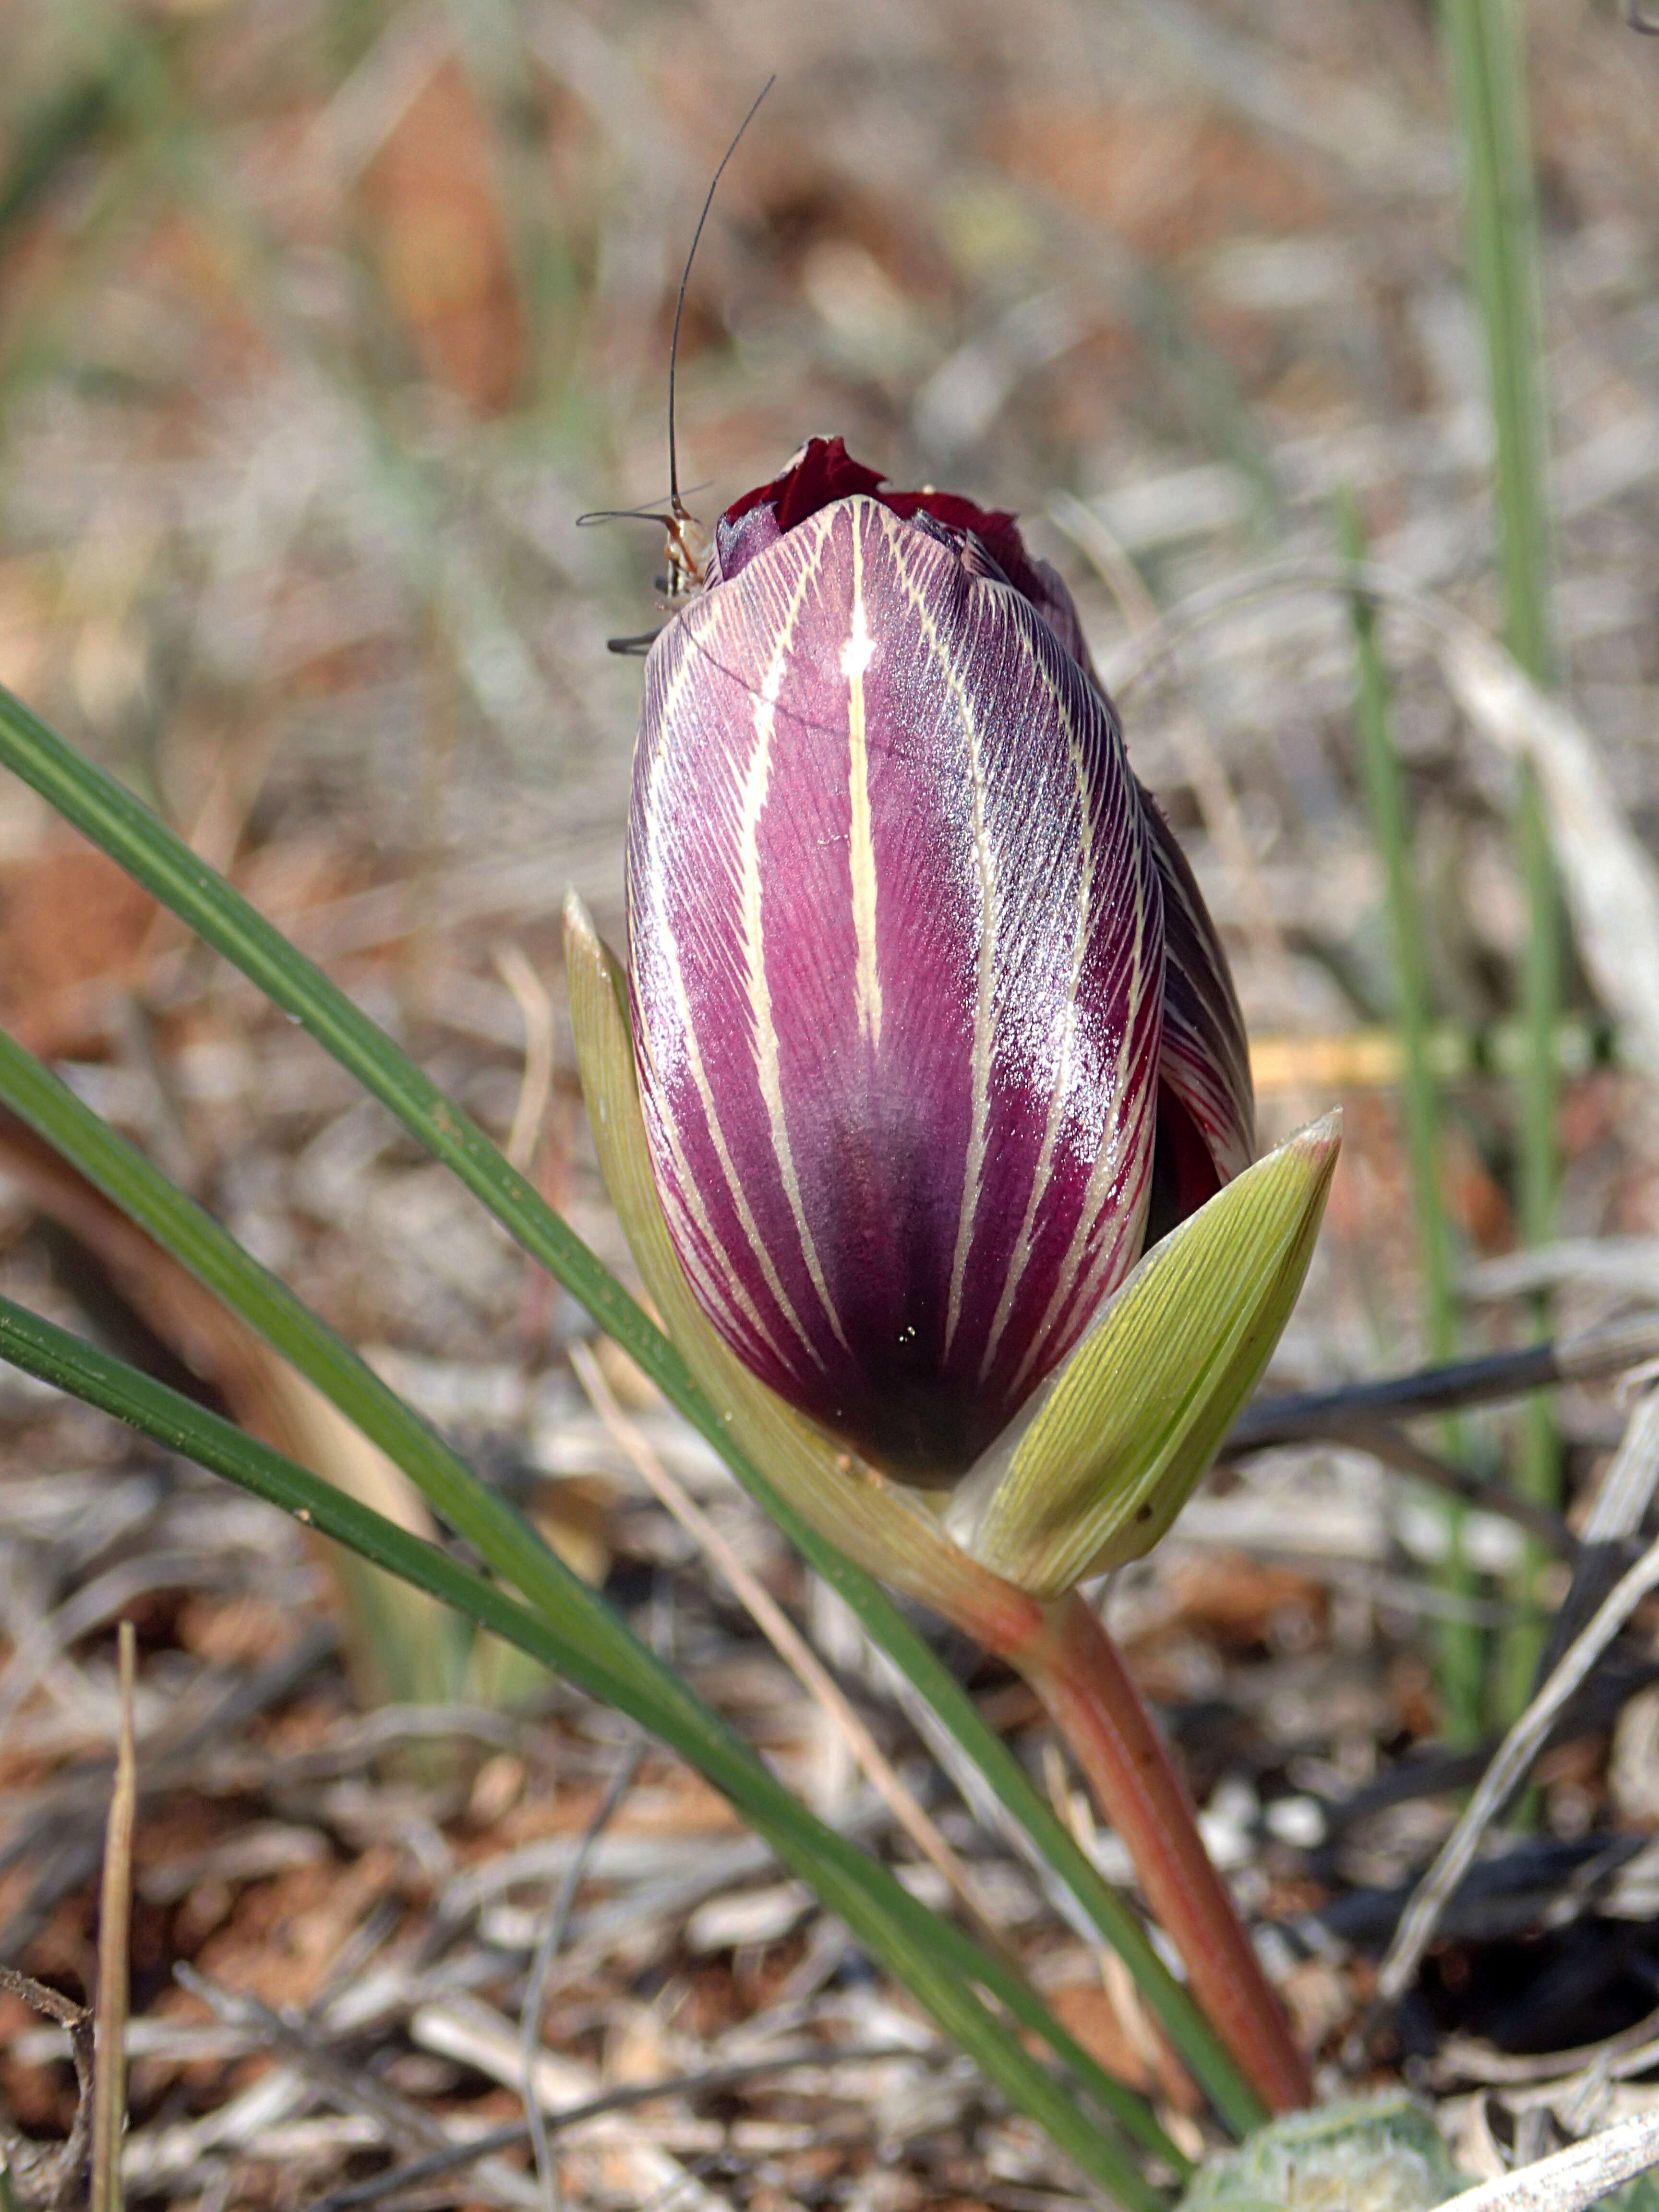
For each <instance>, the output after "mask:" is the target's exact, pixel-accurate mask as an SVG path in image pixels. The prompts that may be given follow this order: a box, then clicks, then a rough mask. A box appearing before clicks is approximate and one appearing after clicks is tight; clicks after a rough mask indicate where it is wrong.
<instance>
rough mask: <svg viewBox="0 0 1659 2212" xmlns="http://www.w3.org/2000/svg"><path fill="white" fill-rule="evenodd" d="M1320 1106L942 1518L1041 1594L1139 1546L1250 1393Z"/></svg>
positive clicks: (1178, 1232)
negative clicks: (1311, 1120)
mask: <svg viewBox="0 0 1659 2212" xmlns="http://www.w3.org/2000/svg"><path fill="white" fill-rule="evenodd" d="M1341 1123H1342V1117H1341V1115H1340V1113H1330V1114H1328V1115H1325V1117H1324V1118H1323V1120H1322V1121H1315V1122H1312V1123H1310V1125H1309V1127H1307V1128H1305V1129H1303V1130H1299V1131H1298V1132H1297V1134H1296V1135H1295V1136H1293V1137H1291V1139H1289V1141H1288V1142H1287V1143H1285V1144H1283V1145H1281V1146H1279V1149H1278V1151H1277V1152H1269V1153H1268V1155H1267V1158H1266V1159H1265V1160H1259V1161H1258V1162H1257V1163H1256V1164H1255V1166H1254V1167H1253V1168H1249V1169H1247V1170H1245V1172H1244V1173H1243V1175H1242V1176H1237V1178H1236V1179H1235V1180H1234V1181H1233V1182H1230V1183H1228V1184H1227V1185H1226V1186H1225V1188H1223V1189H1221V1190H1218V1192H1217V1193H1216V1194H1215V1196H1214V1197H1213V1198H1212V1199H1211V1200H1208V1202H1207V1203H1206V1205H1204V1206H1201V1207H1200V1209H1199V1211H1198V1212H1196V1213H1194V1214H1193V1215H1191V1216H1190V1217H1189V1218H1188V1219H1187V1220H1186V1221H1183V1222H1182V1224H1181V1225H1180V1227H1179V1228H1178V1229H1175V1230H1173V1231H1171V1232H1170V1235H1169V1236H1167V1237H1165V1238H1164V1241H1163V1243H1160V1244H1158V1245H1155V1246H1154V1247H1153V1249H1152V1251H1150V1252H1149V1253H1148V1254H1147V1255H1146V1258H1145V1259H1144V1260H1143V1261H1141V1262H1140V1264H1139V1267H1137V1268H1136V1269H1135V1271H1134V1273H1133V1274H1132V1275H1131V1276H1130V1277H1129V1279H1128V1280H1127V1282H1126V1283H1125V1284H1124V1285H1123V1287H1122V1289H1121V1291H1118V1292H1117V1294H1116V1296H1115V1297H1114V1298H1113V1299H1112V1301H1111V1303H1110V1304H1109V1306H1108V1307H1107V1308H1106V1310H1105V1311H1104V1313H1103V1315H1102V1316H1101V1317H1100V1319H1099V1320H1098V1321H1097V1322H1096V1323H1095V1325H1094V1327H1093V1328H1091V1331H1090V1332H1089V1334H1088V1335H1087V1336H1085V1339H1084V1340H1083V1342H1082V1343H1081V1344H1080V1345H1079V1346H1078V1348H1077V1350H1076V1351H1075V1352H1073V1354H1072V1357H1071V1358H1070V1359H1069V1360H1068V1361H1067V1362H1066V1365H1065V1366H1064V1367H1063V1368H1062V1369H1061V1370H1060V1373H1059V1375H1057V1376H1055V1378H1054V1382H1053V1383H1050V1384H1049V1386H1048V1390H1047V1392H1046V1393H1045V1395H1043V1397H1042V1399H1041V1401H1039V1402H1038V1404H1037V1405H1036V1408H1035V1409H1034V1411H1033V1412H1032V1413H1030V1415H1029V1416H1028V1417H1027V1418H1026V1419H1024V1420H1023V1421H1022V1422H1021V1423H1020V1424H1019V1425H1018V1429H1017V1431H1016V1433H1014V1434H1012V1435H1011V1436H1009V1437H1004V1438H1003V1439H1001V1440H1000V1442H999V1443H997V1444H996V1445H994V1447H993V1448H992V1449H991V1450H990V1451H989V1452H988V1453H987V1455H986V1457H985V1459H984V1460H983V1461H982V1462H981V1464H980V1466H979V1467H978V1468H975V1470H974V1472H973V1473H972V1474H969V1477H968V1479H967V1480H966V1481H965V1482H964V1483H963V1486H962V1487H961V1489H960V1490H958V1491H957V1494H956V1496H955V1497H954V1498H952V1500H951V1504H950V1507H949V1509H948V1510H947V1512H946V1515H945V1520H946V1522H947V1524H948V1526H949V1527H950V1528H951V1532H952V1534H955V1535H956V1536H957V1538H958V1540H959V1541H961V1542H962V1544H963V1546H964V1547H966V1548H967V1549H968V1550H969V1551H970V1552H971V1553H973V1555H974V1557H975V1559H978V1560H979V1561H980V1562H981V1565H985V1566H987V1567H990V1568H993V1569H994V1571H996V1572H997V1573H998V1574H1000V1575H1006V1577H1008V1579H1009V1580H1010V1581H1011V1582H1015V1583H1018V1584H1019V1586H1020V1588H1021V1589H1027V1590H1030V1591H1031V1592H1032V1593H1033V1594H1034V1595H1037V1596H1040V1597H1048V1596H1052V1595H1054V1594H1055V1593H1057V1592H1058V1591H1060V1590H1063V1589H1071V1588H1072V1587H1073V1585H1074V1584H1075V1583H1079V1582H1082V1581H1084V1580H1085V1578H1086V1577H1088V1576H1090V1575H1094V1574H1099V1573H1101V1572H1102V1571H1103V1570H1104V1569H1106V1568H1108V1567H1115V1566H1121V1565H1122V1563H1123V1562H1124V1561H1125V1560H1126V1559H1139V1558H1140V1556H1141V1555H1142V1554H1143V1553H1146V1552H1149V1551H1150V1550H1151V1549H1152V1546H1153V1545H1154V1544H1156V1543H1157V1542H1158V1539H1159V1538H1160V1537H1161V1536H1162V1535H1163V1534H1164V1531H1165V1530H1166V1529H1167V1528H1169V1526H1170V1522H1172V1521H1173V1520H1174V1519H1175V1517H1176V1514H1177V1513H1179V1512H1180V1510H1181V1509H1182V1506H1183V1505H1184V1504H1186V1502H1187V1500H1188V1498H1189V1497H1190V1496H1191V1495H1192V1492H1193V1489H1194V1486H1195V1485H1196V1484H1197V1483H1198V1482H1199V1481H1200V1479H1201V1478H1202V1476H1203V1475H1204V1474H1205V1473H1206V1470H1207V1469H1208V1468H1209V1465H1210V1462H1211V1461H1212V1459H1213V1458H1214V1457H1215V1455H1216V1452H1217V1450H1218V1448H1219V1446H1220V1443H1221V1440H1222V1438H1223V1437H1225V1435H1226V1433H1227V1431H1228V1430H1229V1428H1231V1425H1232V1423H1233V1420H1234V1418H1235V1416H1236V1415H1237V1413H1238V1411H1239V1409H1240V1407H1242V1406H1243V1403H1244V1401H1245V1399H1246V1398H1247V1397H1248V1396H1249V1394H1250V1392H1251V1391H1252V1390H1253V1389H1255V1385H1256V1383H1257V1382H1258V1380H1259V1379H1260V1377H1261V1370H1262V1369H1263V1368H1264V1367H1265V1366H1266V1365H1267V1361H1268V1358H1269V1357H1270V1356H1271V1354H1272V1352H1273V1346H1274V1345H1275V1344H1277V1343H1278V1341H1279V1333H1280V1331H1281V1330H1282V1329H1283V1328H1284V1326H1285V1322H1286V1321H1287V1320H1289V1318H1290V1314H1291V1307H1292V1306H1293V1305H1294V1304H1296V1300H1297V1293H1298V1292H1299V1291H1300V1290H1301V1288H1302V1279H1303V1277H1304V1275H1305V1274H1306V1273H1307V1271H1308V1261H1309V1259H1310V1257H1311V1255H1312V1252H1313V1246H1314V1238H1315V1237H1316V1235H1317V1234H1318V1231H1319V1224H1320V1220H1321V1218H1322V1215H1323V1213H1324V1211H1325V1198H1326V1194H1327V1193H1328V1190H1329V1188H1330V1182H1331V1175H1332V1172H1333V1170H1334V1168H1335V1166H1336V1156H1337V1152H1338V1149H1339V1147H1340V1143H1341Z"/></svg>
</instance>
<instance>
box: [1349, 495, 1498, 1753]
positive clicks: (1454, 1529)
mask: <svg viewBox="0 0 1659 2212" xmlns="http://www.w3.org/2000/svg"><path fill="white" fill-rule="evenodd" d="M1337 519H1338V527H1339V531H1340V537H1341V540H1342V550H1343V552H1344V553H1345V554H1346V556H1347V558H1348V559H1349V560H1350V561H1354V562H1358V561H1363V560H1364V557H1365V538H1364V530H1363V528H1362V526H1361V524H1360V520H1359V510H1358V506H1357V505H1356V503H1355V501H1354V500H1353V499H1352V496H1351V495H1350V496H1346V497H1345V498H1344V500H1343V501H1342V502H1341V506H1340V509H1339V513H1338V518H1337ZM1351 611H1352V619H1353V635H1354V658H1355V661H1356V664H1357V665H1356V676H1357V682H1356V684H1355V695H1356V696H1355V700H1354V732H1355V735H1356V737H1357V738H1358V743H1359V760H1360V767H1361V769H1362V771H1363V774H1364V786H1365V798H1366V803H1367V805H1368V807H1369V809H1370V817H1371V835H1372V836H1373V838H1374V839H1375V840H1376V848H1377V852H1378V854H1380V856H1381V858H1382V861H1383V879H1384V884H1385V886H1386V892H1387V905H1388V915H1389V944H1390V948H1391V950H1392V951H1393V955H1394V987H1395V1019H1396V1020H1397V1021H1398V1023H1399V1025H1400V1036H1401V1043H1402V1044H1403V1046H1404V1048H1405V1069H1404V1077H1403V1080H1402V1082H1401V1107H1402V1109H1403V1111H1404V1119H1405V1124H1406V1149H1407V1158H1408V1159H1409V1160H1410V1163H1411V1172H1412V1195H1413V1200H1414V1201H1415V1208H1416V1213H1417V1241H1418V1250H1419V1257H1420V1259H1421V1261H1422V1266H1423V1310H1424V1319H1425V1323H1426V1327H1425V1337H1426V1339H1427V1343H1428V1349H1429V1356H1430V1357H1431V1358H1433V1359H1441V1360H1444V1359H1450V1358H1453V1357H1454V1356H1455V1352H1456V1350H1457V1301H1456V1297H1455V1291H1454V1290H1453V1287H1452V1237H1451V1225H1450V1223H1449V1220H1448V1218H1447V1215H1446V1209H1445V1206H1444V1204H1443V1201H1442V1199H1441V1194H1440V1093H1439V1086H1438V1085H1437V1082H1436V1080H1435V1075H1434V1071H1433V1069H1432V1068H1431V1066H1430V1064H1429V1053H1428V1033H1429V1031H1428V1025H1429V1011H1430V1010H1429V982H1428V971H1427V965H1426V963H1425V958H1424V952H1423V929H1422V922H1421V920H1420V909H1421V905H1422V901H1421V899H1420V897H1419V892H1418V888H1417V884H1416V880H1415V875H1414V871H1413V866H1412V849H1411V827H1410V822H1409V819H1408V817H1407V807H1406V788H1405V777H1404V775H1403V774H1402V772H1401V765H1400V756H1399V754H1398V752H1397V751H1396V750H1395V743H1394V732H1393V726H1392V717H1391V715H1390V713H1389V683H1388V676H1387V673H1386V671H1385V670H1384V668H1383V653H1382V649H1381V647H1380V646H1379V645H1378V643H1377V636H1376V607H1375V606H1374V605H1372V604H1371V602H1370V600H1369V599H1365V598H1364V597H1363V596H1362V595H1361V594H1360V593H1359V592H1355V593H1354V594H1353V597H1352V601H1351ZM1444 1437H1445V1449H1446V1451H1447V1454H1448V1455H1449V1457H1450V1458H1451V1459H1452V1460H1453V1461H1454V1462H1458V1463H1459V1464H1461V1463H1462V1462H1463V1461H1464V1460H1465V1458H1466V1456H1467V1452H1466V1445H1465V1439H1464V1437H1463V1436H1462V1424H1461V1423H1459V1422H1449V1423H1448V1424H1447V1425H1446V1428H1445V1431H1444ZM1425 1502H1426V1503H1427V1505H1428V1510H1429V1511H1430V1512H1431V1513H1432V1514H1433V1515H1434V1516H1435V1517H1436V1518H1437V1520H1438V1521H1439V1522H1441V1524H1442V1526H1443V1529H1444V1532H1445V1535H1446V1539H1447V1542H1446V1557H1445V1559H1444V1560H1443V1562H1442V1564H1441V1566H1440V1569H1439V1572H1438V1580H1439V1582H1440V1586H1441V1588H1442V1589H1445V1590H1449V1592H1451V1594H1452V1595H1454V1596H1455V1597H1458V1598H1462V1599H1468V1598H1470V1597H1473V1596H1474V1595H1475V1594H1476V1584H1477V1581H1478V1577H1476V1576H1475V1574H1474V1571H1472V1570H1471V1568H1470V1566H1469V1564H1468V1560H1467V1559H1465V1558H1464V1556H1463V1522H1464V1514H1463V1509H1462V1506H1461V1505H1459V1504H1456V1503H1455V1501H1454V1500H1452V1499H1450V1498H1433V1499H1431V1500H1425ZM1435 1633H1436V1640H1437V1644H1438V1647H1439V1648H1438V1652H1437V1668H1436V1673H1437V1686H1438V1688H1439V1692H1440V1701H1441V1713H1442V1725H1443V1728H1444V1729H1446V1732H1447V1734H1448V1735H1449V1737H1450V1739H1451V1741H1453V1742H1454V1743H1457V1744H1461V1745H1463V1746H1465V1747H1467V1746H1469V1745H1472V1744H1474V1743H1478V1742H1479V1741H1480V1738H1481V1736H1482V1735H1484V1733H1485V1729H1486V1723H1485V1717H1484V1715H1483V1713H1482V1711H1481V1705H1482V1692H1483V1686H1484V1681H1485V1675H1486V1635H1485V1632H1484V1631H1483V1630H1482V1629H1481V1628H1480V1626H1479V1625H1478V1624H1477V1623H1476V1622H1474V1621H1472V1620H1467V1619H1464V1618H1462V1613H1461V1609H1460V1608H1459V1607H1455V1606H1454V1607H1449V1608H1448V1612H1447V1617H1446V1618H1445V1619H1444V1620H1441V1621H1439V1622H1438V1623H1437V1625H1436V1631H1435Z"/></svg>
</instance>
